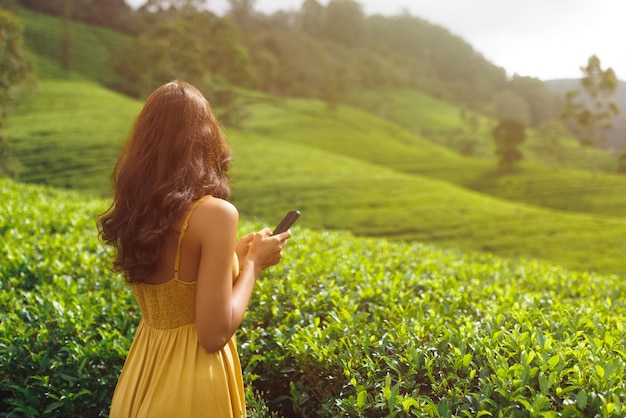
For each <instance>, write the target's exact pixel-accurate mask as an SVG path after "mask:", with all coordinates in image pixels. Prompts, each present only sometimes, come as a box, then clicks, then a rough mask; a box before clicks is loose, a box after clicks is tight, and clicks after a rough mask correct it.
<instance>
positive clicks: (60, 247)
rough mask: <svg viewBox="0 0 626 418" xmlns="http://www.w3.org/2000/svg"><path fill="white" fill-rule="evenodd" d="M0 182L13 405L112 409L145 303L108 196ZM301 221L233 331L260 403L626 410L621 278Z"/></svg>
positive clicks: (7, 400)
mask: <svg viewBox="0 0 626 418" xmlns="http://www.w3.org/2000/svg"><path fill="white" fill-rule="evenodd" d="M0 199H1V201H2V205H1V206H0V237H1V240H2V245H1V246H0V304H1V305H0V306H2V307H3V309H2V311H0V398H1V399H3V402H2V404H0V415H1V416H7V417H9V416H30V417H35V416H51V417H67V416H84V417H91V416H106V415H107V413H108V406H109V402H110V398H111V396H112V393H113V390H114V387H115V382H116V380H117V377H118V374H119V371H120V370H121V367H122V365H123V362H124V358H125V355H126V352H127V350H128V347H129V345H130V341H131V339H132V336H133V333H134V330H135V327H136V325H137V322H138V320H139V311H138V309H137V306H136V304H135V302H134V300H133V298H132V294H131V292H130V290H129V289H128V287H127V286H126V285H125V284H124V282H123V280H122V279H121V278H120V277H118V276H116V275H114V274H112V273H111V272H110V271H109V265H110V257H111V252H110V251H109V250H108V249H107V248H105V247H103V246H102V244H101V243H100V242H99V240H98V238H97V234H96V230H95V220H96V217H97V214H98V213H99V212H101V211H103V210H104V209H105V208H106V202H103V201H99V200H86V199H85V198H84V197H83V196H81V195H79V194H73V193H68V192H61V191H57V190H53V189H47V188H43V187H35V186H26V185H22V184H18V183H13V182H10V181H6V180H0ZM259 227H260V224H259V223H257V222H252V221H248V222H246V221H244V222H242V225H241V230H242V233H243V232H246V231H248V230H250V229H257V228H259ZM293 232H294V238H293V239H292V241H291V242H290V244H289V246H288V247H287V250H286V251H285V256H284V259H283V262H282V263H281V265H279V266H277V267H274V268H272V269H270V270H269V271H268V272H266V273H264V275H263V277H262V278H261V279H260V280H259V282H258V283H257V289H256V292H255V295H254V296H253V300H252V303H251V306H250V310H249V312H248V314H247V316H246V319H245V322H244V324H243V326H242V329H241V330H240V331H239V333H238V336H239V343H240V354H241V357H242V364H243V365H244V379H245V383H246V385H247V391H246V399H247V402H248V407H249V415H250V416H252V417H255V416H276V414H277V413H280V414H282V415H285V416H302V417H310V416H320V417H335V416H350V417H381V416H383V417H386V416H389V417H393V416H396V417H403V416H427V417H428V416H431V417H452V416H459V417H466V416H467V417H479V416H520V417H535V416H537V417H540V416H543V417H561V416H562V417H572V416H575V417H578V416H580V417H583V416H584V417H587V416H598V417H613V416H615V417H617V416H624V415H626V405H625V404H624V391H625V389H626V384H625V383H624V376H625V375H626V350H625V344H626V332H625V331H624V325H623V318H624V317H625V314H626V303H625V302H624V294H625V290H626V289H625V286H626V285H625V284H624V283H623V280H622V278H620V277H618V276H599V275H592V274H588V273H574V272H568V271H565V270H564V269H562V268H560V267H556V266H550V265H546V264H540V263H538V262H536V261H532V260H522V261H510V260H505V259H499V258H495V257H493V256H490V255H481V254H463V253H460V252H458V251H454V250H448V251H444V250H439V249H435V248H432V247H428V246H424V245H419V244H402V243H392V242H388V241H385V240H375V239H358V238H355V237H354V236H352V235H350V234H347V233H337V232H335V233H331V232H315V231H309V230H301V229H299V228H297V227H296V228H294V229H293Z"/></svg>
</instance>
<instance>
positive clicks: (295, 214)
mask: <svg viewBox="0 0 626 418" xmlns="http://www.w3.org/2000/svg"><path fill="white" fill-rule="evenodd" d="M299 217H300V211H299V210H290V211H289V212H287V214H286V215H285V217H284V218H283V220H282V221H280V223H279V224H278V226H277V227H276V228H275V229H274V232H272V235H277V234H281V233H283V232H285V231H286V230H288V229H289V227H291V225H293V223H294V222H295V221H296V220H297V219H298V218H299Z"/></svg>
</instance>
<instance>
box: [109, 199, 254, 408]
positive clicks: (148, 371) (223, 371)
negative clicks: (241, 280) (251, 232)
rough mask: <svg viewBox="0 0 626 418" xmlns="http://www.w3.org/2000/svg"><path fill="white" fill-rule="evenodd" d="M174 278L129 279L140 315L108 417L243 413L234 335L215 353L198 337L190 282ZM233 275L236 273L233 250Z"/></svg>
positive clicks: (239, 370)
mask: <svg viewBox="0 0 626 418" xmlns="http://www.w3.org/2000/svg"><path fill="white" fill-rule="evenodd" d="M199 203H200V201H197V202H196V204H194V205H193V206H192V208H191V209H190V210H189V213H188V214H187V217H186V219H185V222H184V224H183V228H182V229H181V233H180V239H179V241H178V250H177V255H176V261H175V274H174V278H172V279H171V280H169V281H168V282H165V283H163V284H159V285H151V284H145V283H140V284H133V292H134V294H135V298H136V299H137V303H138V304H139V307H140V309H141V313H142V319H141V321H140V322H139V326H138V327H137V332H136V334H135V337H134V339H133V343H132V345H131V347H130V351H129V353H128V356H127V358H126V362H125V363H124V368H123V369H122V373H121V375H120V378H119V380H118V382H117V386H116V387H115V392H114V394H113V400H112V403H111V409H110V417H111V418H122V417H123V418H130V417H133V418H134V417H150V418H160V417H163V418H172V417H173V418H192V417H193V418H195V417H212V418H231V417H232V418H238V417H245V416H246V408H245V402H244V389H243V377H242V373H241V364H240V362H239V355H238V353H237V345H236V340H235V336H234V335H233V337H232V338H231V339H230V341H228V344H227V345H226V346H225V347H224V348H222V349H221V350H220V351H219V352H217V353H209V352H207V351H206V350H205V349H204V348H203V347H202V346H200V344H199V343H198V335H197V333H196V325H195V294H196V284H195V282H194V283H186V282H183V281H180V280H179V279H178V262H179V253H180V244H181V242H182V238H183V236H184V234H185V232H186V230H187V226H188V222H189V218H190V217H191V214H192V213H193V211H194V209H195V208H196V207H197V204H199ZM233 260H234V264H233V280H235V278H236V277H237V275H238V274H239V265H238V260H237V256H236V255H233Z"/></svg>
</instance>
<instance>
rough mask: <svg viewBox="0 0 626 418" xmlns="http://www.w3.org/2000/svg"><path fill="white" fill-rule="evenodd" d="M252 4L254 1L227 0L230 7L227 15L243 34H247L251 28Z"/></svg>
mask: <svg viewBox="0 0 626 418" xmlns="http://www.w3.org/2000/svg"><path fill="white" fill-rule="evenodd" d="M254 3H255V0H228V4H229V5H230V11H229V12H228V14H229V15H230V17H231V18H232V19H233V20H234V21H235V23H236V24H237V26H238V27H239V28H240V29H241V30H242V31H244V32H249V31H250V30H251V29H252V27H253V20H254V15H255V12H254Z"/></svg>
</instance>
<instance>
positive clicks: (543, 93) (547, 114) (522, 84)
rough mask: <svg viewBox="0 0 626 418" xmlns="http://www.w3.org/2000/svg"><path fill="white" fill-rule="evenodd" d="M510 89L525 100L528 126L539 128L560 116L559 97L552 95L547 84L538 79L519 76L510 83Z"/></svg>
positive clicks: (514, 77)
mask: <svg viewBox="0 0 626 418" xmlns="http://www.w3.org/2000/svg"><path fill="white" fill-rule="evenodd" d="M507 87H508V89H509V90H510V91H512V92H513V93H515V94H516V95H517V96H518V97H520V98H521V99H523V100H524V101H525V102H526V104H527V106H528V116H529V118H528V126H531V127H535V126H539V125H540V124H541V123H542V122H545V121H548V120H551V119H554V118H556V117H558V115H559V101H560V100H559V97H558V96H557V95H556V94H554V93H552V92H551V91H550V89H549V87H548V85H547V84H546V83H544V82H543V81H541V80H539V79H538V78H532V77H522V76H519V75H517V74H515V75H513V77H512V78H511V79H510V80H509V82H508V86H507Z"/></svg>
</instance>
